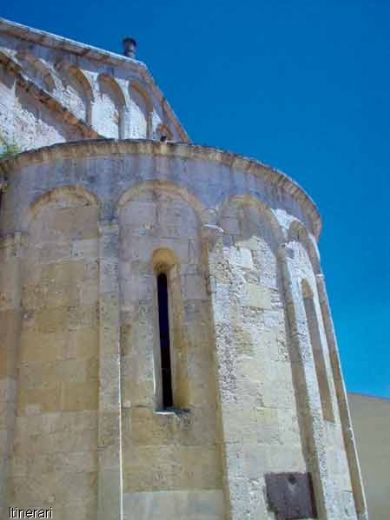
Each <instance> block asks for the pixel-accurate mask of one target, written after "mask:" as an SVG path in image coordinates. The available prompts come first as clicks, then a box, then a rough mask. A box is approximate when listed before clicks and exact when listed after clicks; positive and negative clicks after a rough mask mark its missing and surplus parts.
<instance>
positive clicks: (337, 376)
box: [316, 274, 368, 520]
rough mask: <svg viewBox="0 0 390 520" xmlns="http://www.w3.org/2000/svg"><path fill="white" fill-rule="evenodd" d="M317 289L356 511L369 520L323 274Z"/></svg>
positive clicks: (320, 276)
mask: <svg viewBox="0 0 390 520" xmlns="http://www.w3.org/2000/svg"><path fill="white" fill-rule="evenodd" d="M316 282H317V291H318V296H319V300H320V307H321V313H322V320H323V323H324V327H325V335H326V340H327V342H328V348H329V354H330V362H331V367H332V373H333V378H334V384H335V389H336V396H337V402H338V407H339V412H340V418H341V427H342V432H343V438H344V445H345V451H346V454H347V460H348V466H349V473H350V477H351V484H352V492H353V497H354V501H355V508H356V513H357V515H358V519H359V520H367V519H368V513H367V505H366V499H365V496H364V489H363V484H362V477H361V472H360V466H359V460H358V457H357V452H356V446H355V439H354V435H353V430H352V423H351V417H350V413H349V407H348V401H347V394H346V391H345V385H344V379H343V375H342V371H341V365H340V359H339V354H338V348H337V340H336V334H335V330H334V326H333V321H332V316H331V312H330V307H329V301H328V295H327V292H326V286H325V280H324V276H323V275H322V274H317V276H316Z"/></svg>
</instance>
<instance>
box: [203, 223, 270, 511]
mask: <svg viewBox="0 0 390 520" xmlns="http://www.w3.org/2000/svg"><path fill="white" fill-rule="evenodd" d="M203 238H204V240H205V243H206V245H207V253H208V254H207V257H208V276H209V281H208V290H209V293H210V296H211V308H212V318H213V326H214V341H215V343H214V357H215V360H214V366H215V367H216V376H215V377H216V381H217V388H218V397H219V410H220V435H221V450H222V454H221V455H222V461H223V473H224V474H223V484H224V494H225V515H226V518H227V519H228V520H240V519H242V518H267V508H266V504H265V502H264V497H263V492H262V489H261V483H260V480H259V479H258V478H256V479H251V478H250V477H249V476H248V468H247V463H246V460H247V459H246V453H245V447H244V446H243V445H242V443H241V442H240V441H239V440H238V438H237V432H239V431H240V430H241V429H243V430H246V431H248V429H250V423H249V422H248V421H250V419H249V415H250V414H249V413H246V411H245V410H242V407H241V406H239V405H237V403H238V402H239V401H240V399H242V397H243V396H242V395H237V392H236V389H235V384H234V378H235V374H234V373H232V364H233V363H232V358H231V356H232V349H231V338H233V337H234V333H233V330H232V316H233V314H234V309H233V300H234V297H233V293H234V292H235V291H237V284H239V283H240V281H239V280H237V279H236V278H235V277H234V273H232V271H231V269H230V265H229V262H228V259H227V258H226V254H225V248H224V243H223V230H222V229H221V228H220V227H218V226H216V225H207V224H206V225H205V226H204V227H203ZM257 471H258V475H259V476H261V471H262V470H261V467H259V468H257Z"/></svg>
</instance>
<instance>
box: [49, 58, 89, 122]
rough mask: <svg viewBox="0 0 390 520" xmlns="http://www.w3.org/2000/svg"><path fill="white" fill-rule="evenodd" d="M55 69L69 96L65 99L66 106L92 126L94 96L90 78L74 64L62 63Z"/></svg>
mask: <svg viewBox="0 0 390 520" xmlns="http://www.w3.org/2000/svg"><path fill="white" fill-rule="evenodd" d="M55 67H56V69H57V70H58V73H59V75H60V78H61V81H62V82H63V84H64V86H65V88H66V93H67V95H66V96H65V97H64V104H66V106H67V107H68V108H69V109H70V110H71V111H72V112H73V113H74V115H75V116H76V117H78V118H79V119H82V120H84V121H85V122H86V123H87V124H91V121H92V102H93V100H94V96H93V90H92V87H91V84H90V82H89V80H88V78H87V77H86V75H85V74H84V73H83V72H82V71H81V70H80V69H79V68H78V67H77V66H76V65H73V64H72V63H67V62H65V61H60V62H58V63H57V64H56V66H55Z"/></svg>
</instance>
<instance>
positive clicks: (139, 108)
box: [129, 81, 153, 139]
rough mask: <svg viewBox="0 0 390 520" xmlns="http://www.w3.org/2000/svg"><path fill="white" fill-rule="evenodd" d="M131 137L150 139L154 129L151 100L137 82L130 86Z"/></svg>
mask: <svg viewBox="0 0 390 520" xmlns="http://www.w3.org/2000/svg"><path fill="white" fill-rule="evenodd" d="M129 94H130V125H131V137H134V138H145V139H149V138H150V136H151V127H152V110H153V106H152V103H151V100H150V98H149V96H148V94H147V93H146V90H145V89H144V88H143V87H142V86H141V85H140V84H139V83H138V82H136V81H132V82H131V83H130V86H129Z"/></svg>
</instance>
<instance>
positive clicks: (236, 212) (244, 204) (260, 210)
mask: <svg viewBox="0 0 390 520" xmlns="http://www.w3.org/2000/svg"><path fill="white" fill-rule="evenodd" d="M219 222H220V225H221V227H222V228H223V229H224V231H225V233H227V234H231V235H234V236H236V237H237V239H239V237H241V238H242V237H243V236H245V237H247V238H249V237H251V236H252V237H253V238H255V237H256V236H257V235H258V234H259V232H260V230H261V233H262V238H263V240H265V241H266V242H267V243H268V246H269V247H270V248H271V249H272V251H273V253H274V254H276V253H277V251H278V248H279V245H280V244H281V243H282V242H283V231H282V228H281V226H280V224H279V222H278V221H277V218H276V217H275V215H274V214H273V213H272V210H270V209H269V208H268V207H267V206H266V205H265V204H264V203H263V202H262V201H260V200H259V199H257V198H256V197H254V196H253V195H250V194H243V195H235V196H233V197H229V198H227V199H226V200H225V201H224V202H223V203H222V204H221V205H220V207H219ZM225 228H226V229H225Z"/></svg>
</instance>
